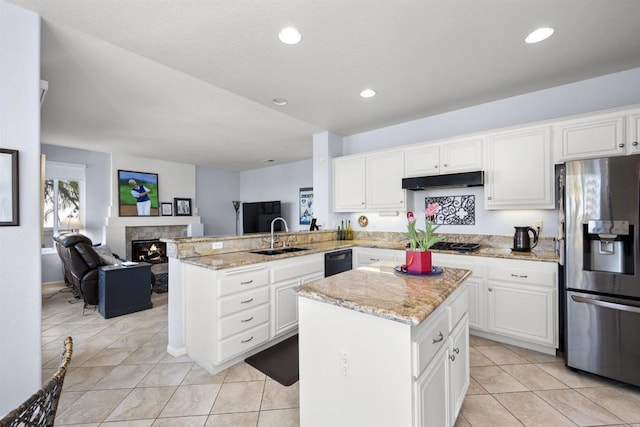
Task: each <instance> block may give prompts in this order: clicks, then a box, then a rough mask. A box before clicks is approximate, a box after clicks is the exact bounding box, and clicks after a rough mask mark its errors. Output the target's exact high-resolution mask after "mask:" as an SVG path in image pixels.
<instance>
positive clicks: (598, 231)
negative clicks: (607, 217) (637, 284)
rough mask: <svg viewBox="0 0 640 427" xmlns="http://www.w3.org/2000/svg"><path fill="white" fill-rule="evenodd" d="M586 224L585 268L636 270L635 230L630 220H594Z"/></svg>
mask: <svg viewBox="0 0 640 427" xmlns="http://www.w3.org/2000/svg"><path fill="white" fill-rule="evenodd" d="M583 228H584V230H583V233H584V245H583V248H584V269H585V270H589V271H604V272H610V273H620V274H634V259H633V246H634V233H633V225H629V221H600V220H590V221H589V222H588V223H587V224H584V225H583Z"/></svg>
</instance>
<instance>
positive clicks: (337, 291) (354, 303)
mask: <svg viewBox="0 0 640 427" xmlns="http://www.w3.org/2000/svg"><path fill="white" fill-rule="evenodd" d="M393 267H394V265H393V263H388V262H381V263H378V264H376V265H375V266H374V267H363V268H359V269H357V270H351V271H347V272H344V273H341V274H337V275H335V276H331V277H326V278H324V279H321V280H317V281H315V282H311V283H306V284H304V285H302V286H300V287H299V288H298V291H297V292H298V295H299V296H302V297H305V298H310V299H313V300H316V301H322V302H326V303H328V304H333V305H337V306H339V307H344V308H348V309H351V310H356V311H360V312H362V313H367V314H372V315H375V316H378V317H383V318H385V319H389V320H394V321H397V322H401V323H406V324H410V325H418V324H420V323H421V322H422V321H423V320H424V319H426V318H427V316H429V314H431V313H432V312H433V311H434V310H435V309H436V308H438V306H439V305H440V304H442V303H443V302H444V300H446V299H447V297H448V296H449V295H451V294H452V293H453V292H454V291H455V290H456V289H457V288H458V287H459V286H460V285H461V284H462V283H463V282H464V280H465V279H466V278H467V277H468V276H469V275H470V274H471V271H470V270H462V269H457V268H444V269H443V273H442V274H440V275H434V276H412V275H406V274H402V273H398V272H396V271H394V268H393Z"/></svg>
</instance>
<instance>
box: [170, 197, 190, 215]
mask: <svg viewBox="0 0 640 427" xmlns="http://www.w3.org/2000/svg"><path fill="white" fill-rule="evenodd" d="M173 206H174V208H175V211H176V216H191V199H181V198H175V199H173Z"/></svg>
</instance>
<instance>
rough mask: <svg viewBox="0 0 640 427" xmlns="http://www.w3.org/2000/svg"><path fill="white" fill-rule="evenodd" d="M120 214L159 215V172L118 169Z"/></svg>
mask: <svg viewBox="0 0 640 427" xmlns="http://www.w3.org/2000/svg"><path fill="white" fill-rule="evenodd" d="M118 207H119V209H118V213H119V214H120V216H158V215H159V214H160V213H159V209H158V207H159V205H158V174H157V173H149V172H135V171H126V170H118Z"/></svg>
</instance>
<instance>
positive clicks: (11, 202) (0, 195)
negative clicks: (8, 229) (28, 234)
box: [0, 148, 20, 225]
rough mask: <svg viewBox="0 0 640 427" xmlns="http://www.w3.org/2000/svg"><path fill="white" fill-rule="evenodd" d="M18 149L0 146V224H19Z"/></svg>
mask: <svg viewBox="0 0 640 427" xmlns="http://www.w3.org/2000/svg"><path fill="white" fill-rule="evenodd" d="M18 179H19V174H18V150H7V149H4V148H0V225H20V201H19V191H18V190H19V182H18Z"/></svg>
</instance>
